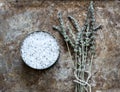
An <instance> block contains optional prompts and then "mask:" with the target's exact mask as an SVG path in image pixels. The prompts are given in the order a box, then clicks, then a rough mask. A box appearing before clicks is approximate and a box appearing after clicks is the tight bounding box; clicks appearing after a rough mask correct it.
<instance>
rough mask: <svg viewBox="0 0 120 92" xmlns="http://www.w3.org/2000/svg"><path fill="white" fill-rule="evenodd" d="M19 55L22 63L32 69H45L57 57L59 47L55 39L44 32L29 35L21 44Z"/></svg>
mask: <svg viewBox="0 0 120 92" xmlns="http://www.w3.org/2000/svg"><path fill="white" fill-rule="evenodd" d="M20 53H21V57H22V59H23V61H24V62H25V64H27V65H28V66H29V67H31V68H33V69H40V70H42V69H47V68H49V67H51V66H52V65H53V64H54V63H55V62H56V61H57V59H58V57H59V53H60V50H59V45H58V43H57V41H56V39H55V38H54V37H53V36H52V35H51V34H49V33H48V32H44V31H35V32H32V33H30V34H29V35H28V36H27V37H26V38H25V39H24V40H23V42H22V44H21V47H20Z"/></svg>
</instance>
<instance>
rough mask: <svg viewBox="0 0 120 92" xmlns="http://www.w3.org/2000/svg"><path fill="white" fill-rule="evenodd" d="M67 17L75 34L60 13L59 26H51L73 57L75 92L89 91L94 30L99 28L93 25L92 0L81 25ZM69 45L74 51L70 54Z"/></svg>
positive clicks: (93, 51) (93, 49)
mask: <svg viewBox="0 0 120 92" xmlns="http://www.w3.org/2000/svg"><path fill="white" fill-rule="evenodd" d="M68 19H69V21H70V22H71V24H72V26H73V27H74V28H75V30H76V31H77V34H76V35H75V34H74V33H73V31H72V30H73V29H71V27H70V25H68V24H67V25H66V24H65V23H64V21H63V19H62V14H61V13H58V20H59V23H60V26H53V28H54V29H55V30H57V31H59V32H60V34H61V35H62V36H63V38H64V40H65V42H66V45H67V48H68V51H69V53H70V57H71V59H72V56H73V57H74V60H75V61H74V76H75V80H74V82H75V83H76V86H75V92H91V85H90V78H91V72H92V70H91V69H92V62H93V58H94V55H95V36H96V31H97V30H98V29H101V26H97V27H95V17H94V8H93V2H90V6H89V8H88V13H87V18H86V20H85V24H84V25H83V27H80V25H79V23H78V22H77V20H76V19H75V18H73V17H72V16H68ZM67 31H68V32H67ZM71 36H72V37H71ZM69 45H70V46H71V47H72V48H73V51H74V53H72V54H71V49H70V48H69Z"/></svg>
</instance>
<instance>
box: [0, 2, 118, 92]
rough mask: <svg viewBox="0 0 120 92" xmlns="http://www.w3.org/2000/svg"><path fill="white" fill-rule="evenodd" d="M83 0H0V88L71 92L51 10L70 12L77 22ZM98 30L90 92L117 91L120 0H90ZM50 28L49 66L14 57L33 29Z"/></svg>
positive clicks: (65, 55) (1, 91)
mask: <svg viewBox="0 0 120 92" xmlns="http://www.w3.org/2000/svg"><path fill="white" fill-rule="evenodd" d="M88 5H89V1H84V0H83V1H82V0H81V1H78V0H76V1H73V0H71V1H70V0H66V1H64V0H61V1H60V0H0V92H74V83H73V81H72V80H73V79H74V77H73V62H72V61H71V59H70V57H69V53H68V51H67V49H66V46H65V43H64V42H63V39H62V37H61V35H59V33H58V32H56V31H54V30H53V29H52V25H58V21H57V12H58V11H62V12H63V18H64V19H65V20H67V18H66V17H67V15H72V16H74V17H75V18H76V19H78V20H79V23H80V25H82V24H83V22H84V18H85V16H86V10H87V7H88ZM95 9H96V13H95V14H96V21H97V23H98V24H102V25H103V29H102V30H100V31H98V36H97V49H96V52H97V54H96V58H95V60H94V64H93V72H92V74H93V77H92V79H93V82H92V84H91V85H92V88H93V92H120V1H119V0H114V1H112V0H111V1H110V0H105V1H103V0H101V1H95ZM38 30H44V31H47V32H50V33H51V34H53V35H54V36H55V38H56V39H57V40H58V42H59V45H60V48H61V53H60V58H59V60H58V62H57V63H56V64H55V65H54V66H53V67H51V68H50V69H47V70H44V71H37V70H33V69H31V68H29V67H27V66H26V65H25V64H24V63H23V61H22V59H21V57H20V51H19V49H20V44H21V42H22V40H23V39H24V37H25V36H26V35H27V34H28V33H31V32H33V31H38Z"/></svg>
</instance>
